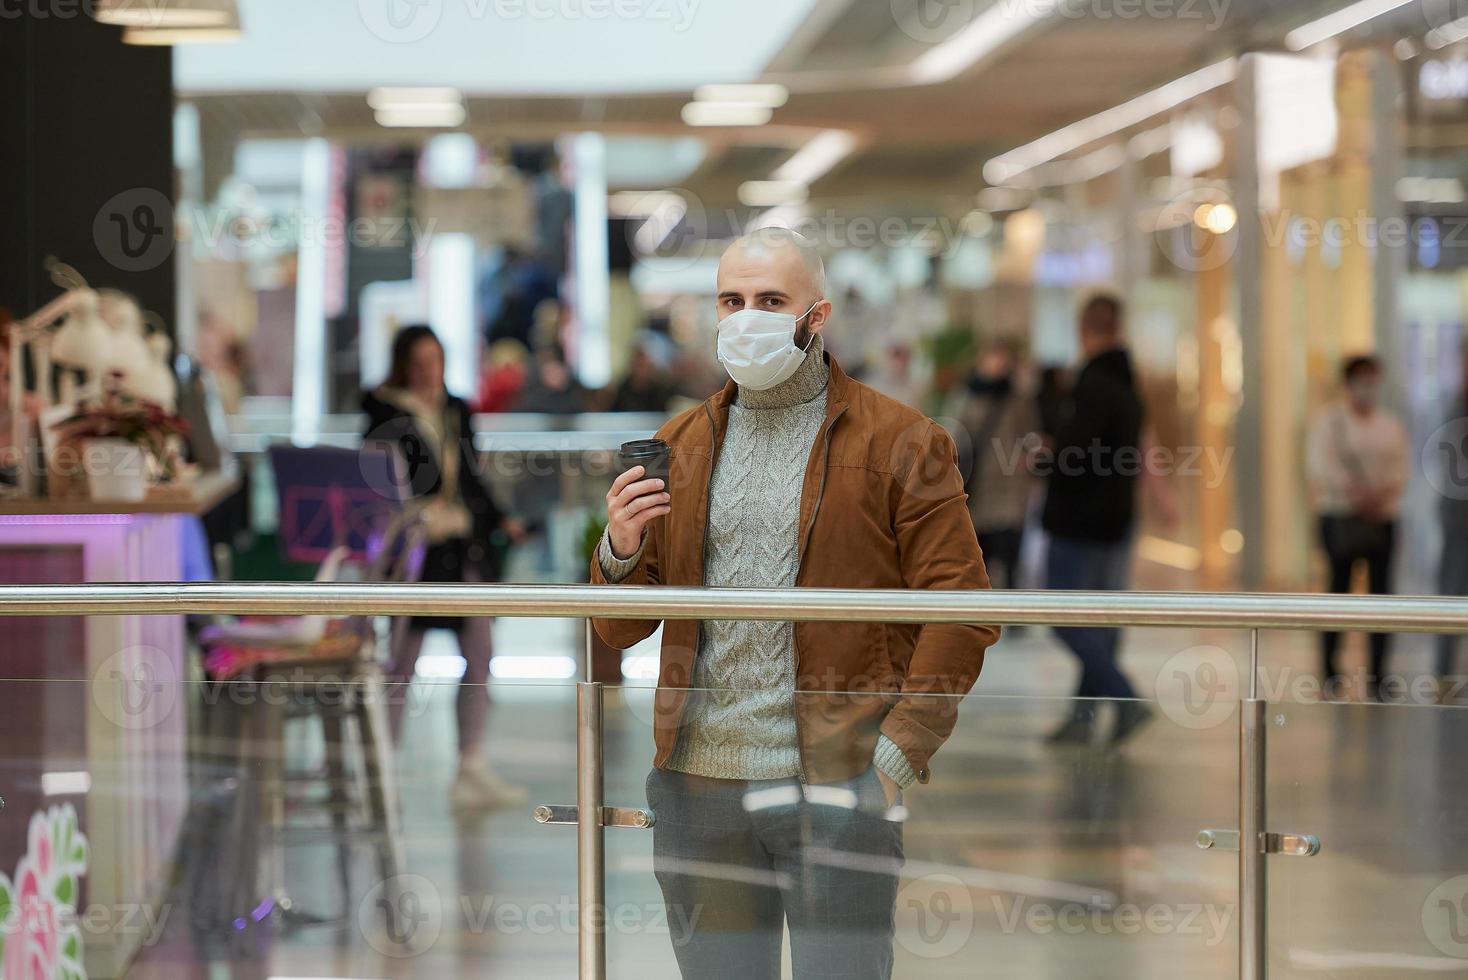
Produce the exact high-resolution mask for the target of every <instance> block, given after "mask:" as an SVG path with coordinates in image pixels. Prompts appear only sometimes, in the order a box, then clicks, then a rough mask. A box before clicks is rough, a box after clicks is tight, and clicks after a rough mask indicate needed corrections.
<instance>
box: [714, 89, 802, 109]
mask: <svg viewBox="0 0 1468 980" xmlns="http://www.w3.org/2000/svg"><path fill="white" fill-rule="evenodd" d="M693 98H694V100H695V101H697V102H742V103H744V104H746V105H762V106H767V107H769V108H771V109H778V108H780V107H781V106H782V105H784V104H785V103H786V102H787V101H789V99H790V90H789V89H787V88H786V87H785V86H783V85H776V84H773V83H769V84H751V85H700V86H699V87H698V88H696V89H694V90H693Z"/></svg>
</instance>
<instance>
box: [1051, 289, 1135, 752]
mask: <svg viewBox="0 0 1468 980" xmlns="http://www.w3.org/2000/svg"><path fill="white" fill-rule="evenodd" d="M1080 346H1081V355H1082V357H1083V358H1084V359H1085V365H1084V366H1083V367H1082V368H1081V372H1080V374H1079V375H1078V376H1077V377H1076V383H1075V387H1074V388H1073V389H1072V391H1071V394H1070V396H1069V397H1068V398H1067V399H1066V400H1065V401H1064V402H1063V403H1062V404H1061V408H1060V413H1059V416H1058V418H1057V419H1056V421H1055V430H1054V433H1053V442H1054V445H1053V446H1052V447H1051V452H1050V456H1049V460H1048V468H1049V471H1050V477H1049V486H1048V490H1047V493H1046V496H1045V510H1044V514H1043V517H1042V523H1043V524H1044V527H1045V530H1046V531H1048V532H1049V534H1050V553H1049V557H1048V562H1047V566H1048V567H1047V578H1048V580H1049V585H1050V588H1052V589H1081V590H1086V591H1107V590H1121V589H1125V588H1126V587H1127V577H1128V572H1129V568H1130V566H1131V550H1132V531H1133V524H1134V516H1135V510H1136V490H1137V477H1138V475H1139V473H1140V470H1141V466H1142V456H1141V439H1142V400H1141V398H1140V397H1138V395H1137V389H1136V384H1135V382H1134V380H1133V378H1132V364H1131V358H1130V357H1129V356H1128V355H1127V351H1126V347H1125V346H1124V345H1123V338H1122V311H1121V301H1120V300H1118V299H1116V298H1115V297H1113V296H1108V295H1098V296H1094V297H1092V298H1091V299H1090V300H1089V301H1088V302H1087V303H1086V304H1085V306H1083V307H1082V308H1081V316H1080ZM1055 633H1056V634H1057V635H1058V636H1059V637H1060V640H1061V642H1063V643H1064V644H1065V645H1066V646H1067V647H1069V648H1070V651H1071V652H1072V653H1073V654H1075V656H1076V658H1077V659H1078V660H1080V662H1081V679H1080V685H1079V688H1078V689H1077V691H1076V698H1077V699H1110V700H1115V701H1116V721H1115V724H1114V726H1113V728H1112V732H1111V739H1112V741H1113V743H1115V742H1119V741H1121V740H1123V739H1125V738H1127V737H1128V736H1130V735H1131V734H1132V733H1133V732H1135V731H1136V730H1137V728H1138V727H1139V726H1140V725H1142V724H1143V723H1144V722H1145V721H1147V719H1148V718H1150V717H1151V712H1150V711H1149V710H1148V709H1147V708H1146V707H1145V706H1144V705H1142V704H1141V703H1140V702H1138V701H1137V700H1135V699H1136V696H1137V693H1136V691H1135V690H1134V689H1133V688H1132V684H1131V681H1129V680H1127V677H1126V675H1125V674H1123V673H1122V672H1121V670H1120V668H1118V667H1117V665H1116V648H1117V642H1118V640H1119V638H1120V633H1119V631H1117V630H1116V629H1113V628H1110V627H1097V626H1066V627H1058V628H1056V630H1055ZM1095 708H1096V704H1095V702H1094V701H1092V700H1077V702H1076V704H1075V707H1074V709H1073V710H1072V712H1071V717H1070V719H1069V720H1068V721H1066V723H1065V724H1064V725H1062V726H1061V728H1060V729H1059V730H1058V731H1056V732H1055V733H1054V734H1052V735H1051V736H1050V740H1051V741H1052V742H1054V743H1079V744H1086V743H1089V742H1090V741H1091V739H1092V735H1093V727H1094V722H1095V714H1096V712H1095Z"/></svg>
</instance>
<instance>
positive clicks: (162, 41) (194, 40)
mask: <svg viewBox="0 0 1468 980" xmlns="http://www.w3.org/2000/svg"><path fill="white" fill-rule="evenodd" d="M244 36H245V32H244V31H242V30H240V29H239V28H238V27H164V28H160V29H157V30H141V29H139V28H136V27H129V28H128V29H127V30H125V31H123V32H122V43H123V44H136V45H138V46H140V47H172V46H174V45H179V44H227V43H230V42H233V41H239V40H243V39H244Z"/></svg>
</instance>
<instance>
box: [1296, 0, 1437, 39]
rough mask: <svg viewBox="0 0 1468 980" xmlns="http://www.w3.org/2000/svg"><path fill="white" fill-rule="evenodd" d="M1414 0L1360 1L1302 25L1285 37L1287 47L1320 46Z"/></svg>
mask: <svg viewBox="0 0 1468 980" xmlns="http://www.w3.org/2000/svg"><path fill="white" fill-rule="evenodd" d="M1411 2H1412V0H1359V2H1358V3H1353V4H1351V5H1350V6H1349V7H1342V8H1341V9H1340V10H1337V11H1336V12H1335V13H1333V14H1326V15H1325V16H1324V17H1321V18H1319V19H1318V20H1312V21H1310V23H1308V24H1302V25H1300V26H1299V27H1297V28H1295V29H1294V30H1292V31H1290V32H1289V33H1288V34H1286V35H1285V47H1287V48H1289V49H1290V50H1291V51H1300V50H1303V49H1304V48H1308V47H1310V46H1311V45H1312V44H1319V43H1320V42H1321V41H1325V40H1328V39H1329V38H1333V37H1335V36H1336V35H1337V34H1344V33H1345V32H1346V31H1349V30H1350V29H1351V28H1353V27H1360V26H1361V25H1362V24H1364V23H1366V22H1367V21H1370V20H1375V19H1376V18H1378V17H1380V16H1381V15H1382V14H1389V13H1391V12H1392V11H1393V10H1396V9H1397V8H1398V7H1405V6H1406V5H1407V4H1409V3H1411Z"/></svg>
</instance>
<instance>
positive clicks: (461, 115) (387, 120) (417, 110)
mask: <svg viewBox="0 0 1468 980" xmlns="http://www.w3.org/2000/svg"><path fill="white" fill-rule="evenodd" d="M467 117H468V113H467V112H465V110H464V107H463V106H462V105H454V104H452V103H443V104H434V105H421V106H389V107H387V108H385V109H378V110H377V112H376V119H377V124H378V125H379V126H387V127H389V128H415V127H418V128H437V129H452V128H453V127H455V126H462V125H463V124H464V120H465V119H466V118H467Z"/></svg>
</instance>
